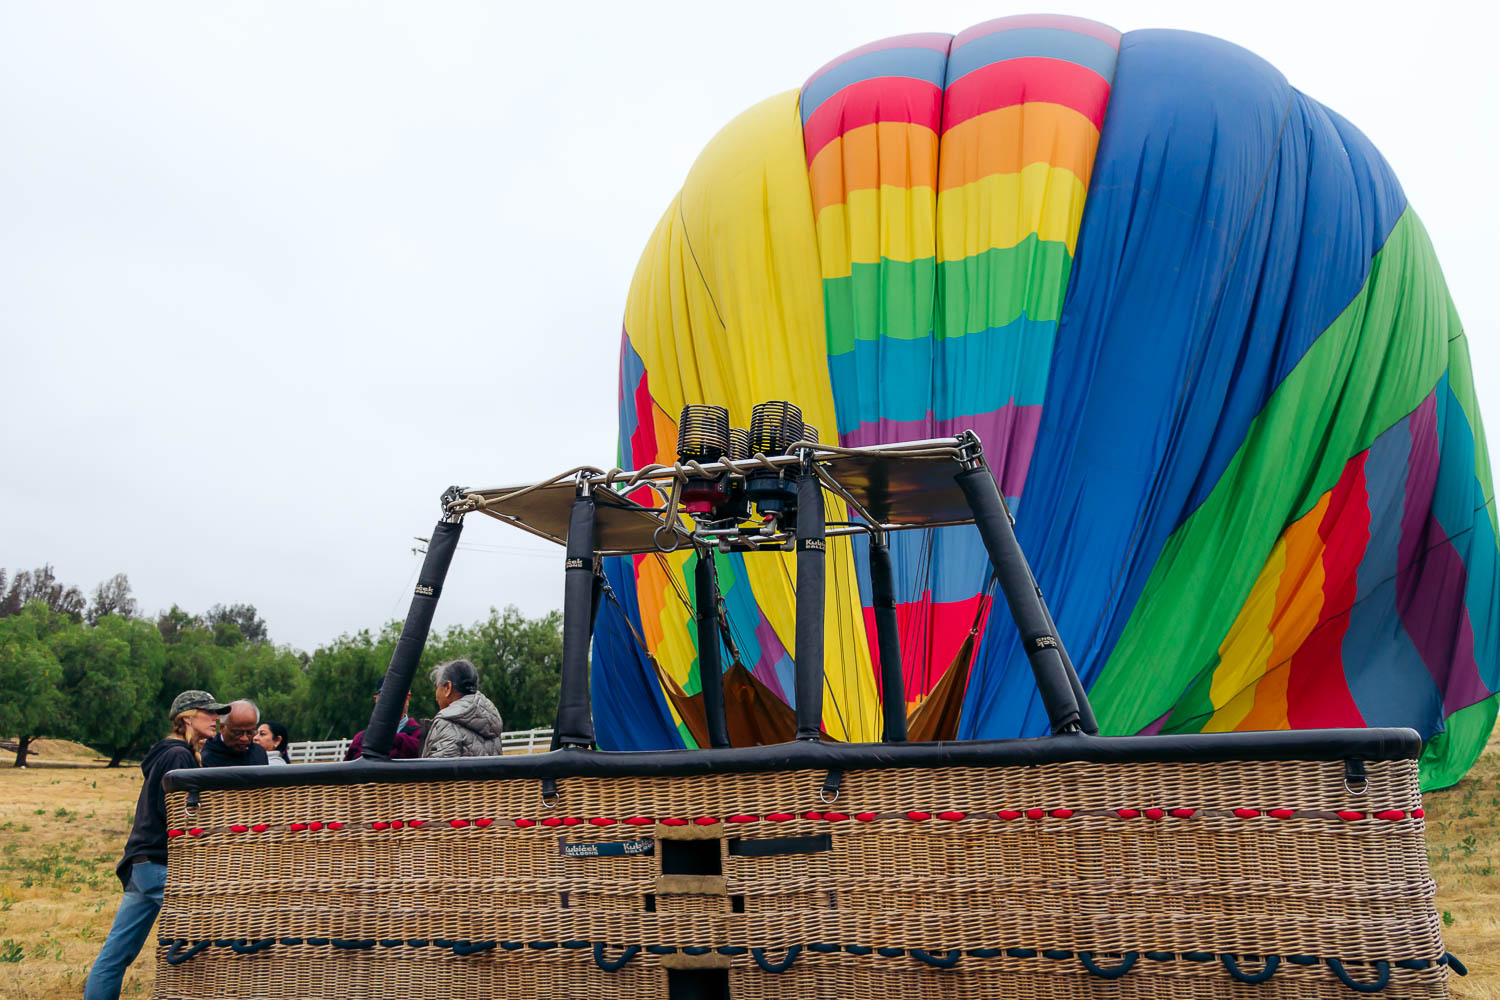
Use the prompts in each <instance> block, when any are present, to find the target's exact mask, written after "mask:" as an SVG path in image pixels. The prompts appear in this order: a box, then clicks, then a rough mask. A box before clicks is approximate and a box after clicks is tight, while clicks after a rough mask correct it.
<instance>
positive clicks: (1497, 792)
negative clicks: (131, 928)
mask: <svg viewBox="0 0 1500 1000" xmlns="http://www.w3.org/2000/svg"><path fill="white" fill-rule="evenodd" d="M39 749H40V751H41V752H40V754H39V755H38V756H37V757H36V758H34V759H33V761H32V766H31V767H29V768H27V769H25V770H16V769H14V768H12V767H11V766H10V764H11V761H12V759H13V757H12V755H11V754H8V753H5V752H3V751H0V993H3V994H4V995H5V996H6V997H9V998H13V1000H64V998H67V1000H73V998H76V997H78V996H79V995H80V994H81V993H82V990H83V981H84V978H85V976H86V975H87V974H88V968H89V964H90V963H91V962H92V961H93V960H94V956H95V955H96V954H97V953H98V950H99V945H100V944H101V942H102V941H103V940H104V936H105V934H106V933H107V932H108V931H109V926H110V922H111V921H112V920H113V919H114V912H115V907H116V906H118V905H119V900H120V883H119V880H118V879H116V878H115V873H114V866H115V863H116V861H118V860H119V852H120V847H121V845H122V844H123V843H124V842H125V836H126V834H127V833H128V832H129V830H130V824H131V819H132V817H133V815H134V812H135V800H136V796H137V794H139V790H140V770H139V769H138V768H136V767H134V766H126V767H120V768H114V769H111V768H106V767H103V766H102V762H99V761H98V759H97V757H96V755H95V754H93V753H92V752H91V751H89V750H87V749H85V748H83V747H78V746H74V745H71V744H60V743H57V742H56V741H44V742H43V743H42V745H41V747H40V748H39ZM1425 806H1426V809H1427V823H1428V827H1427V831H1428V833H1427V835H1428V855H1429V857H1430V858H1431V861H1432V872H1433V877H1434V878H1435V879H1436V880H1437V885H1438V896H1437V907H1438V911H1439V912H1440V913H1441V914H1442V917H1443V923H1444V935H1445V937H1446V939H1447V946H1448V948H1449V950H1451V951H1452V952H1453V953H1454V954H1455V955H1457V956H1459V957H1460V958H1462V959H1463V960H1464V961H1465V962H1466V963H1467V964H1468V966H1469V969H1470V975H1469V977H1468V978H1467V979H1457V978H1455V979H1453V980H1452V983H1453V995H1454V996H1455V997H1462V998H1466V1000H1468V998H1473V1000H1500V826H1497V824H1496V819H1497V817H1500V739H1492V740H1491V741H1490V746H1489V749H1488V750H1487V751H1486V753H1485V755H1484V756H1483V757H1482V758H1481V759H1480V761H1479V763H1478V764H1477V765H1476V766H1475V768H1474V770H1473V771H1472V772H1470V774H1469V777H1467V778H1465V779H1464V780H1463V781H1462V782H1460V783H1459V784H1458V785H1457V786H1455V787H1454V788H1451V789H1448V790H1446V791H1443V792H1437V793H1432V794H1429V795H1427V796H1426V802H1425ZM153 979H154V970H153V968H152V965H151V963H150V962H148V961H137V962H136V964H135V966H134V967H132V968H131V970H130V972H129V974H128V975H127V977H126V979H125V989H124V992H123V994H122V995H123V996H126V997H146V996H150V994H151V984H152V981H153ZM1351 995H1352V994H1351Z"/></svg>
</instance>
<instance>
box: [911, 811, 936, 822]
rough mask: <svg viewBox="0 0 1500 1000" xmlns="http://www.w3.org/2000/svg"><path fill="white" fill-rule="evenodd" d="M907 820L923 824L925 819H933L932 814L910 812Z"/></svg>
mask: <svg viewBox="0 0 1500 1000" xmlns="http://www.w3.org/2000/svg"><path fill="white" fill-rule="evenodd" d="M906 818H907V819H909V820H912V821H914V822H917V823H920V822H922V821H923V820H925V819H932V813H924V812H909V813H907V814H906Z"/></svg>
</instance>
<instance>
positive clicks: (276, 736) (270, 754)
mask: <svg viewBox="0 0 1500 1000" xmlns="http://www.w3.org/2000/svg"><path fill="white" fill-rule="evenodd" d="M289 743H290V741H289V740H288V739H287V732H286V726H283V725H282V724H281V723H279V722H262V723H261V724H260V726H259V727H257V728H256V730H255V745H256V746H258V747H260V748H261V749H262V750H264V751H265V752H266V757H267V758H268V762H269V763H271V764H290V763H291V762H292V755H291V752H290V751H289V750H288V745H289Z"/></svg>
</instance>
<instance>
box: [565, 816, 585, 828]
mask: <svg viewBox="0 0 1500 1000" xmlns="http://www.w3.org/2000/svg"><path fill="white" fill-rule="evenodd" d="M562 821H563V826H577V825H578V824H579V823H582V822H583V820H581V819H579V818H578V817H577V816H564V817H563V818H562Z"/></svg>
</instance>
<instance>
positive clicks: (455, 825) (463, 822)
mask: <svg viewBox="0 0 1500 1000" xmlns="http://www.w3.org/2000/svg"><path fill="white" fill-rule="evenodd" d="M448 825H449V826H451V827H453V829H455V830H457V829H458V828H459V827H461V826H468V825H469V821H468V820H466V819H450V820H449V821H448Z"/></svg>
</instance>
